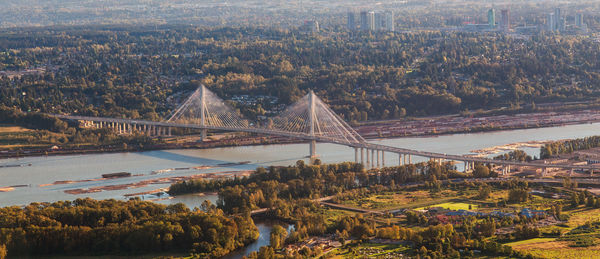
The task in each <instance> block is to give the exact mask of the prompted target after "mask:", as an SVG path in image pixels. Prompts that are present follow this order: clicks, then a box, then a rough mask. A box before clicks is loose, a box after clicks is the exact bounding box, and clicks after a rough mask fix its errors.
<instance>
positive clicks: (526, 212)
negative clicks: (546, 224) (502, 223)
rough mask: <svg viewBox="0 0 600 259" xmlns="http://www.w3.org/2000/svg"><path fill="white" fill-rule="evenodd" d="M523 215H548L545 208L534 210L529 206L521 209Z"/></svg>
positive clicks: (527, 216) (530, 216) (533, 216)
mask: <svg viewBox="0 0 600 259" xmlns="http://www.w3.org/2000/svg"><path fill="white" fill-rule="evenodd" d="M520 214H521V216H524V217H526V218H535V217H545V216H546V214H547V213H546V211H544V210H532V209H529V208H524V209H522V210H521V213H520Z"/></svg>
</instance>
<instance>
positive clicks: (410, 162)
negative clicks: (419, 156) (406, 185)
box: [408, 154, 412, 164]
mask: <svg viewBox="0 0 600 259" xmlns="http://www.w3.org/2000/svg"><path fill="white" fill-rule="evenodd" d="M408 163H409V164H412V157H411V155H410V154H408Z"/></svg>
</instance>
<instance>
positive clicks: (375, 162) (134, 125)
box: [53, 86, 599, 173]
mask: <svg viewBox="0 0 600 259" xmlns="http://www.w3.org/2000/svg"><path fill="white" fill-rule="evenodd" d="M53 116H56V117H58V118H61V119H66V120H77V121H81V122H82V123H84V124H85V125H87V126H90V127H97V128H111V129H113V130H115V131H117V132H119V133H122V134H129V133H134V132H137V133H143V134H148V135H159V136H164V135H168V136H170V135H171V129H172V128H189V129H200V130H201V132H202V138H203V139H204V138H206V132H207V131H208V130H216V131H234V132H249V133H256V134H263V135H272V136H283V137H289V138H296V139H300V140H305V141H309V155H310V158H311V161H314V159H316V157H317V155H316V142H325V143H333V144H339V145H345V146H349V147H352V148H354V150H355V162H360V163H362V164H363V165H365V166H366V167H367V168H368V167H371V168H379V167H380V166H385V152H388V153H394V154H396V155H398V156H399V157H398V158H399V161H400V164H401V165H402V164H405V163H411V162H412V158H411V156H419V157H425V158H430V159H433V160H435V161H438V162H440V163H441V162H442V160H450V161H461V162H464V163H465V171H466V170H469V169H472V168H474V164H475V163H489V164H496V165H504V166H505V168H506V170H510V166H531V167H537V168H542V169H543V170H544V172H545V171H546V169H547V168H561V169H570V170H573V169H579V170H588V171H590V172H592V173H593V170H594V169H599V168H598V167H595V166H593V165H570V164H543V163H539V162H537V163H536V162H517V161H506V160H495V159H489V158H481V157H471V156H462V155H448V154H441V153H434V152H426V151H419V150H412V149H405V148H398V147H392V146H386V145H380V144H373V143H369V142H367V141H366V140H365V139H363V138H362V137H361V136H360V135H359V134H358V133H357V132H356V131H355V130H354V129H352V127H350V126H349V125H348V124H347V123H346V122H345V121H344V120H343V119H342V118H341V117H339V116H338V115H337V114H335V112H333V111H332V110H331V109H330V108H329V107H328V106H327V104H325V103H324V102H323V101H322V100H321V99H319V98H318V97H317V96H316V95H315V94H314V93H313V92H312V91H311V92H310V93H308V94H307V95H306V96H304V97H303V98H302V99H300V100H299V101H297V102H296V103H294V104H292V105H290V106H289V107H288V108H287V109H285V110H284V111H283V112H281V113H280V114H279V115H277V116H276V117H273V118H270V119H268V120H267V123H265V125H260V126H259V125H257V124H256V123H253V122H251V121H249V120H248V119H246V118H244V117H243V116H242V115H241V114H239V113H238V112H236V111H235V110H234V109H232V108H231V107H229V106H228V105H227V104H226V103H225V102H224V101H223V100H222V99H221V98H219V97H218V96H216V95H215V94H214V93H212V92H211V91H209V90H208V89H206V87H205V86H201V87H199V88H198V89H196V91H194V92H193V93H192V94H191V95H190V96H189V97H188V98H187V99H186V100H185V102H183V104H181V105H180V106H179V107H178V108H177V109H176V110H175V111H173V112H172V113H171V115H170V116H169V118H168V119H167V120H165V121H162V122H156V121H146V120H133V119H119V118H103V117H89V116H76V115H58V114H53Z"/></svg>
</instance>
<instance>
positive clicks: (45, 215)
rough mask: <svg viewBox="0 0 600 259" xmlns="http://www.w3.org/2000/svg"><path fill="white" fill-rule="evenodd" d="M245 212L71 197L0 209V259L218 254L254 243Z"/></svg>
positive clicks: (255, 231) (254, 234)
mask: <svg viewBox="0 0 600 259" xmlns="http://www.w3.org/2000/svg"><path fill="white" fill-rule="evenodd" d="M257 238H258V229H257V227H256V226H255V225H254V222H253V221H252V219H251V218H250V217H249V215H246V216H243V215H236V216H224V215H222V212H218V211H212V212H211V211H209V212H203V211H200V210H195V211H190V209H188V208H187V207H186V206H185V205H183V204H175V205H169V206H165V205H159V204H156V203H152V202H143V201H139V200H130V201H128V202H121V201H115V200H103V201H97V200H92V199H77V200H75V201H72V202H70V201H63V202H55V203H32V204H30V205H28V206H25V207H24V208H21V207H16V206H15V207H6V208H0V257H2V252H3V248H5V249H6V250H7V251H8V255H9V256H13V257H19V256H40V255H107V254H111V255H115V254H117V255H136V254H148V253H157V252H166V251H169V252H173V251H181V252H190V253H193V254H195V255H196V256H198V257H199V258H215V257H220V256H223V255H225V254H227V253H229V252H231V251H233V250H235V249H237V248H240V247H242V246H245V245H247V244H249V243H251V242H254V241H255V240H256V239H257Z"/></svg>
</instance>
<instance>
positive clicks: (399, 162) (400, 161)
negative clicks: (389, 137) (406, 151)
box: [398, 154, 404, 166]
mask: <svg viewBox="0 0 600 259" xmlns="http://www.w3.org/2000/svg"><path fill="white" fill-rule="evenodd" d="M398 165H399V166H403V165H404V163H403V161H402V154H398Z"/></svg>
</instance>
